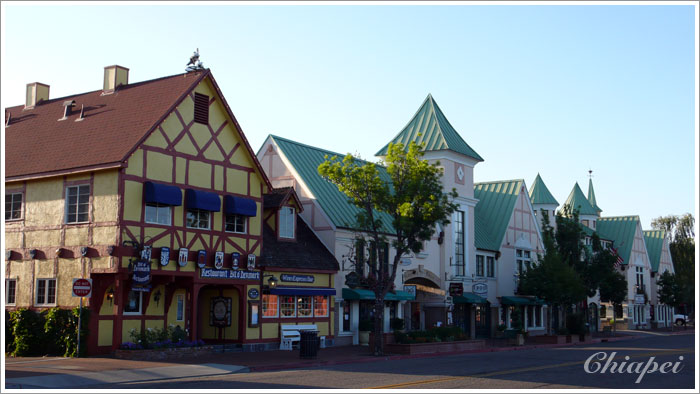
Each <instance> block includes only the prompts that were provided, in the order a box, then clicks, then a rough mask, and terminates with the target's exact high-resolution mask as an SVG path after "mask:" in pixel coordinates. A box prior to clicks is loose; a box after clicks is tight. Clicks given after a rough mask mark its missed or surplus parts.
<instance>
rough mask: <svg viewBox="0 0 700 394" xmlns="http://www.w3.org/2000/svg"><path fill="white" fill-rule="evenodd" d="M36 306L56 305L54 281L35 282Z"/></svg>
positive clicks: (38, 280) (42, 280) (40, 280)
mask: <svg viewBox="0 0 700 394" xmlns="http://www.w3.org/2000/svg"><path fill="white" fill-rule="evenodd" d="M35 304H36V305H56V279H37V280H36V302H35Z"/></svg>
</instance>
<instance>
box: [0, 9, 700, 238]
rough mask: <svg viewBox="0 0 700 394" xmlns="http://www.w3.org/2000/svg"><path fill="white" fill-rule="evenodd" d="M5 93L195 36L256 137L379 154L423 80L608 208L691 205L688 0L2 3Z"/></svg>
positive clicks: (445, 106)
mask: <svg viewBox="0 0 700 394" xmlns="http://www.w3.org/2000/svg"><path fill="white" fill-rule="evenodd" d="M2 6H3V17H4V20H3V30H4V31H3V41H4V47H3V53H2V55H3V56H2V59H3V60H2V105H3V107H8V106H13V105H18V104H22V103H23V101H24V85H25V84H26V83H29V82H34V81H38V82H43V83H47V84H49V85H51V97H52V98H57V97H61V96H66V95H70V94H74V93H80V92H86V91H91V90H96V89H100V88H101V86H102V85H101V84H102V70H103V68H104V66H107V65H111V64H119V65H122V66H125V67H128V68H130V81H132V82H136V81H143V80H148V79H153V78H158V77H161V76H166V75H172V74H177V73H181V72H183V71H184V67H185V64H186V63H187V61H188V59H189V56H190V55H191V54H192V52H193V51H194V49H195V48H197V47H198V48H199V49H200V53H201V60H202V61H203V62H204V65H205V66H206V67H210V68H211V69H212V71H213V73H214V76H215V78H216V80H217V82H218V83H219V85H220V87H221V89H222V90H223V93H224V95H225V96H226V99H227V101H228V103H229V105H230V107H231V109H232V110H233V112H234V114H235V115H236V117H237V119H238V121H239V123H240V124H241V127H242V128H243V131H244V133H245V135H246V137H247V138H248V140H249V141H250V143H251V145H252V147H253V149H254V150H257V149H258V148H259V147H260V146H261V145H262V143H263V141H264V139H265V137H266V136H267V135H268V134H276V135H279V136H282V137H286V138H290V139H294V140H297V141H300V142H304V143H307V144H311V145H315V146H319V147H322V148H325V149H329V150H333V151H338V152H341V153H347V152H352V153H359V154H360V155H361V156H362V157H363V158H370V159H371V158H373V155H374V153H375V152H376V151H377V150H378V149H379V148H381V147H382V146H383V145H384V144H386V142H388V141H389V140H390V139H391V138H392V137H393V136H394V135H395V134H396V133H398V132H399V131H400V130H401V129H402V128H403V126H404V125H405V124H406V123H407V122H408V121H409V120H410V118H411V117H412V116H413V114H414V113H415V111H416V110H417V109H418V107H419V106H420V104H421V103H422V102H423V100H424V99H425V97H426V96H427V95H428V93H431V94H432V95H433V97H434V98H435V100H436V102H437V103H438V104H439V105H440V107H441V109H442V110H443V112H444V113H445V114H446V116H447V118H448V119H449V120H450V122H451V123H452V125H453V126H454V127H455V129H457V131H459V132H460V134H461V135H462V137H463V138H464V139H465V140H466V141H467V143H468V144H469V145H470V146H471V147H472V148H473V149H474V150H476V152H478V153H479V154H480V155H481V156H482V157H483V158H484V159H485V161H484V162H482V163H480V164H478V165H477V166H476V168H475V172H474V174H475V180H476V181H477V182H479V181H492V180H505V179H516V178H522V179H525V181H526V182H527V184H528V186H530V185H531V184H532V182H533V180H534V178H535V176H536V175H537V173H538V172H539V173H540V174H541V176H542V178H543V179H544V181H545V183H546V184H547V186H548V187H549V189H550V190H551V192H552V193H553V194H554V196H555V198H557V200H558V201H559V202H560V203H563V202H564V201H565V200H566V197H567V196H568V194H569V192H570V191H571V189H572V187H573V185H574V183H575V182H578V183H579V185H581V187H582V189H583V191H584V193H585V192H586V191H587V188H588V170H589V168H590V169H592V170H593V175H594V178H593V182H594V186H595V192H596V197H597V201H598V205H599V206H600V207H601V208H602V209H603V215H604V216H613V215H635V214H636V215H640V217H641V219H642V223H643V226H644V227H645V228H649V223H650V222H651V220H652V219H653V218H655V217H658V216H661V215H668V214H683V213H685V212H691V213H693V214H695V215H696V216H697V214H696V211H695V190H696V189H697V181H696V179H697V174H696V173H695V165H694V163H695V148H694V147H695V146H696V144H697V139H696V131H695V124H694V119H695V112H694V111H695V107H696V105H697V103H696V102H695V98H694V97H695V85H696V83H697V81H696V80H695V63H694V62H695V46H696V43H695V41H694V29H695V25H694V23H695V20H694V18H695V15H694V14H695V9H694V8H693V7H692V6H677V5H676V6H656V5H654V6H652V5H618V6H612V5H605V6H594V5H580V6H569V5H552V6H533V5H517V6H504V5H500V6H475V5H450V6H434V5H423V6H409V5H396V6H377V5H373V6H339V5H326V6H240V5H214V6H212V5H209V6H200V5H187V6H183V5H151V6H137V5H128V6H124V5H114V4H110V3H107V4H101V5H63V6H41V7H39V6H26V5H19V4H12V3H9V4H8V3H3V4H2Z"/></svg>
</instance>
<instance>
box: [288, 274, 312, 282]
mask: <svg viewBox="0 0 700 394" xmlns="http://www.w3.org/2000/svg"><path fill="white" fill-rule="evenodd" d="M280 279H281V280H282V282H296V283H314V276H313V275H291V274H282V275H280Z"/></svg>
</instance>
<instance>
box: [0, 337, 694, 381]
mask: <svg viewBox="0 0 700 394" xmlns="http://www.w3.org/2000/svg"><path fill="white" fill-rule="evenodd" d="M686 333H688V334H693V333H694V331H690V330H688V331H686ZM621 334H622V333H621ZM634 334H635V332H625V333H624V334H623V335H620V336H617V337H611V338H593V340H592V341H590V342H585V343H578V344H573V346H577V345H586V344H591V343H600V342H601V341H602V340H603V339H605V340H606V341H607V342H613V341H620V340H627V339H633V338H638V337H639V335H634ZM668 334H671V333H670V332H669V333H668ZM674 334H675V333H674ZM487 346H489V347H487V348H484V349H478V350H470V351H460V352H450V353H434V354H419V355H386V356H383V357H374V356H372V354H371V351H370V349H369V348H368V347H366V346H343V347H330V348H325V349H319V351H318V357H317V358H316V359H312V360H304V359H300V358H299V350H298V349H295V350H292V351H284V350H273V351H266V352H240V351H239V352H226V353H214V354H209V355H206V356H201V357H197V358H182V359H177V360H168V361H133V360H121V359H116V358H112V357H107V356H104V357H88V358H77V359H76V358H60V357H45V358H42V357H37V358H6V359H5V377H6V388H7V389H19V388H56V389H58V388H68V387H80V386H89V385H99V384H103V383H120V382H134V381H156V380H161V379H168V378H173V377H201V376H214V375H222V374H230V373H243V372H258V371H274V370H285V369H295V368H310V367H320V366H327V365H340V364H350V363H368V362H377V361H384V360H399V359H407V358H425V357H436V356H447V355H453V354H466V353H482V352H502V351H517V350H527V349H538V348H552V347H561V346H572V344H570V343H569V344H526V345H524V346H498V345H497V344H495V343H493V342H491V343H489V342H487Z"/></svg>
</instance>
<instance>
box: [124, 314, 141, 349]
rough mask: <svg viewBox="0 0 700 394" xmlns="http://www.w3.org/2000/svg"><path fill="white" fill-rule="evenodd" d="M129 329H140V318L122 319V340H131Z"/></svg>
mask: <svg viewBox="0 0 700 394" xmlns="http://www.w3.org/2000/svg"><path fill="white" fill-rule="evenodd" d="M131 330H136V331H137V332H139V331H141V320H131V319H130V320H124V321H123V322H122V342H121V343H124V342H132V340H131V335H130V334H129V333H130V332H131Z"/></svg>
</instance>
